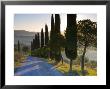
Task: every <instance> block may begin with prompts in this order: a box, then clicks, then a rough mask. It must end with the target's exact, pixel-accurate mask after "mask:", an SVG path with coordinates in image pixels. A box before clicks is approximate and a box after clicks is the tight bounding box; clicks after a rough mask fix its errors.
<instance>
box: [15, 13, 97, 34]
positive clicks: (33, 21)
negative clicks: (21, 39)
mask: <svg viewBox="0 0 110 89" xmlns="http://www.w3.org/2000/svg"><path fill="white" fill-rule="evenodd" d="M60 19H61V25H60V29H61V31H62V32H63V31H64V30H65V29H66V26H67V14H60ZM83 19H90V20H91V21H94V22H97V15H96V14H77V18H76V20H77V21H79V20H83ZM45 24H47V25H48V30H49V31H50V28H51V14H15V15H14V30H26V31H29V32H40V31H41V29H42V28H43V29H44V32H45Z"/></svg>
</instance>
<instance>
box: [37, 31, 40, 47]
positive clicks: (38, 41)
mask: <svg viewBox="0 0 110 89" xmlns="http://www.w3.org/2000/svg"><path fill="white" fill-rule="evenodd" d="M37 47H38V48H40V39H39V33H37Z"/></svg>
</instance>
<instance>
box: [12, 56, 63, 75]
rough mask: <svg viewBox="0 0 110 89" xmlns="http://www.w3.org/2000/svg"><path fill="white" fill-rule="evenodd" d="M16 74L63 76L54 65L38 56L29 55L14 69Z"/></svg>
mask: <svg viewBox="0 0 110 89" xmlns="http://www.w3.org/2000/svg"><path fill="white" fill-rule="evenodd" d="M14 75H15V76H63V74H62V73H61V72H59V71H58V70H56V69H55V68H54V66H53V65H51V64H48V63H47V62H45V61H43V60H42V59H41V58H38V57H32V56H29V57H27V59H26V61H24V62H23V63H22V65H21V66H20V67H17V68H15V69H14Z"/></svg>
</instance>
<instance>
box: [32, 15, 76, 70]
mask: <svg viewBox="0 0 110 89" xmlns="http://www.w3.org/2000/svg"><path fill="white" fill-rule="evenodd" d="M54 18H55V19H54ZM60 23H61V21H60V15H59V14H55V16H53V14H52V15H51V31H50V39H49V33H48V26H47V25H45V39H44V32H43V28H42V29H41V41H40V38H39V33H37V34H35V38H34V39H33V41H32V42H31V50H34V49H37V48H39V47H44V46H48V47H49V48H50V53H49V54H50V58H51V59H54V60H55V61H56V62H59V61H60V60H61V47H62V43H61V42H62V41H63V40H65V46H64V47H65V53H66V56H67V57H68V58H69V59H70V70H72V60H74V59H75V58H76V56H77V30H76V29H77V28H76V14H67V28H66V31H65V38H64V37H63V39H62V35H61V32H60ZM44 41H45V44H44Z"/></svg>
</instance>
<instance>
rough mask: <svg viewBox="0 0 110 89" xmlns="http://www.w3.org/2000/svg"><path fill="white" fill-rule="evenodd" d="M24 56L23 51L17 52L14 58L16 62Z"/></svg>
mask: <svg viewBox="0 0 110 89" xmlns="http://www.w3.org/2000/svg"><path fill="white" fill-rule="evenodd" d="M22 57H23V55H22V54H21V53H19V52H15V54H14V60H15V62H19V61H21V60H22Z"/></svg>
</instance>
